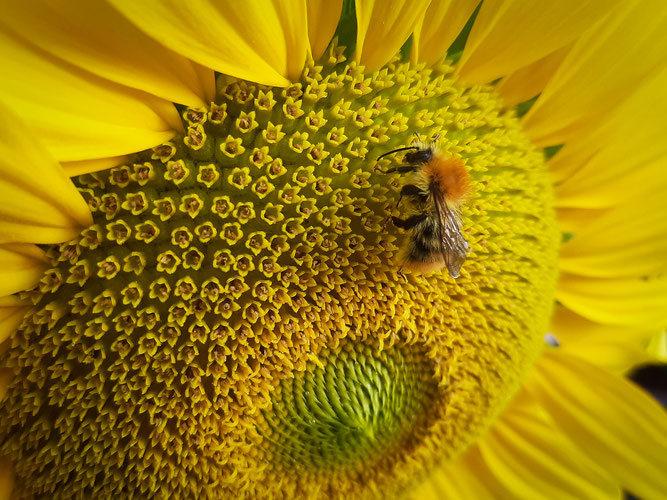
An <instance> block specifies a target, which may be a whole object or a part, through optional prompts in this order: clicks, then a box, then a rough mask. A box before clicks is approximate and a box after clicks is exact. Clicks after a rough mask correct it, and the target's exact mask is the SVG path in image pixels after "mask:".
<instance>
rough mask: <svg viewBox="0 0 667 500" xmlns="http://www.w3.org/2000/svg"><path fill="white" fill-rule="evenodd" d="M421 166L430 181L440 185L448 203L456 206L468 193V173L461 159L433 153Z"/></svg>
mask: <svg viewBox="0 0 667 500" xmlns="http://www.w3.org/2000/svg"><path fill="white" fill-rule="evenodd" d="M422 168H423V172H424V174H425V175H426V176H427V177H428V179H429V181H430V182H437V183H438V184H439V185H440V190H441V191H442V192H443V193H444V194H445V200H446V201H447V203H448V204H450V205H454V206H457V207H458V206H459V205H461V204H462V203H463V202H464V201H465V200H466V198H467V197H468V195H469V194H470V175H468V171H467V170H466V168H465V166H464V165H463V161H462V160H461V159H459V158H454V157H451V156H449V157H448V156H444V155H442V154H438V153H434V154H433V157H432V158H431V159H430V160H429V161H428V162H426V163H425V164H424V166H423V167H422Z"/></svg>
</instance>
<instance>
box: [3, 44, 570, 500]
mask: <svg viewBox="0 0 667 500" xmlns="http://www.w3.org/2000/svg"><path fill="white" fill-rule="evenodd" d="M318 64H321V65H312V66H309V67H307V68H306V69H305V70H304V73H303V76H302V78H301V79H300V81H299V82H295V83H294V84H292V85H290V86H289V87H287V88H285V89H277V88H269V87H265V86H262V85H258V84H254V83H250V82H246V81H240V80H235V79H232V78H229V77H226V76H219V77H218V82H217V90H218V92H217V97H216V99H215V102H213V103H211V104H210V105H209V106H206V107H203V108H197V109H194V108H185V109H181V116H182V119H183V125H184V129H185V132H184V133H183V134H182V135H180V136H178V137H174V138H173V139H172V140H171V141H169V142H166V143H164V144H161V145H157V146H155V147H154V148H152V149H151V150H149V151H145V152H142V153H139V154H137V155H134V157H132V158H131V159H130V160H129V161H128V163H126V164H124V165H119V166H118V167H116V168H113V169H110V170H108V171H103V172H96V173H91V174H86V175H83V176H80V177H78V178H77V179H75V182H76V184H77V186H78V187H79V190H80V192H81V194H82V196H83V197H84V199H85V200H86V202H87V204H88V206H89V208H90V211H91V212H92V214H93V217H94V224H93V225H92V226H91V227H89V228H87V229H85V230H84V231H82V233H81V234H80V236H79V237H78V238H76V239H75V240H73V241H70V242H66V243H63V244H62V245H55V246H51V247H48V248H47V249H46V250H47V255H48V257H49V258H50V259H51V265H50V269H49V270H48V271H46V273H45V274H44V276H43V277H42V279H41V281H40V282H39V284H38V286H37V288H36V289H35V290H32V291H29V292H25V298H26V300H30V301H32V303H33V304H34V307H33V309H32V311H31V312H30V313H29V314H27V315H26V317H25V318H24V320H23V323H22V324H21V326H20V328H19V330H18V331H17V332H16V334H15V335H14V336H13V337H12V340H11V346H10V347H9V348H8V349H7V350H6V351H4V352H3V354H2V363H3V366H7V367H8V368H9V369H11V370H12V371H13V372H14V375H15V377H14V379H13V382H12V383H11V385H10V386H9V388H8V390H7V393H6V396H5V398H4V400H3V403H2V407H1V410H0V411H1V415H0V417H1V418H0V438H1V439H0V454H2V455H3V456H7V457H10V458H11V460H12V462H13V464H14V472H15V478H16V485H17V492H16V496H17V498H34V497H42V496H46V495H49V496H52V497H53V498H82V497H83V498H93V497H95V496H101V497H104V498H124V497H132V496H134V497H135V498H151V497H168V496H172V497H175V498H202V499H203V498H212V499H213V498H284V497H294V498H331V497H339V496H341V497H342V496H351V497H355V498H356V497H369V496H370V497H372V496H384V497H387V496H389V497H393V496H395V495H396V494H398V492H399V491H400V490H401V488H403V487H405V486H406V485H407V484H409V482H410V481H411V480H413V479H415V478H416V477H418V475H419V473H420V471H421V470H423V469H424V466H425V465H428V464H432V463H435V462H438V461H441V460H447V459H450V458H452V457H455V456H457V455H458V454H460V453H462V452H463V450H465V448H466V446H467V445H468V444H469V443H470V442H472V441H473V440H474V439H475V438H476V436H478V435H479V434H480V433H481V432H482V431H483V430H484V429H485V427H486V426H488V425H489V423H490V422H491V421H492V420H493V419H494V418H495V416H496V414H497V413H498V412H499V411H500V409H501V408H502V407H503V406H504V405H505V403H506V402H507V399H508V397H509V396H510V395H511V394H512V392H513V391H514V390H515V389H516V387H517V386H518V384H519V381H520V379H521V376H522V373H523V372H524V371H525V370H526V369H528V367H529V366H530V364H531V362H532V359H533V358H534V356H535V355H536V353H537V351H538V349H539V348H540V346H541V344H542V336H543V333H544V331H545V330H546V322H547V318H548V314H549V309H550V304H551V303H552V299H553V296H552V293H553V286H554V285H553V283H554V280H555V259H556V249H557V244H558V237H557V229H556V226H555V223H554V214H553V211H552V208H551V207H552V200H551V198H550V196H551V194H550V181H549V178H548V175H547V173H546V169H545V167H544V164H543V157H542V155H541V153H540V152H539V151H538V150H536V149H535V148H533V146H531V144H530V143H529V141H528V140H527V139H526V138H525V137H524V136H523V135H522V133H521V131H520V129H519V125H518V122H517V120H516V117H515V116H514V114H513V113H512V112H506V111H503V110H502V108H501V105H500V102H499V100H498V99H496V97H495V95H494V91H493V89H492V88H490V87H474V88H466V87H463V86H461V84H460V83H458V82H457V81H456V79H455V77H454V76H453V68H452V67H451V66H449V65H448V64H446V63H443V64H440V65H437V66H435V67H433V68H424V67H421V66H419V67H412V66H410V65H409V64H407V63H402V62H400V61H399V59H398V58H397V59H395V60H394V61H392V62H391V63H390V64H389V65H388V66H387V67H385V68H383V69H381V70H379V71H376V72H374V73H371V74H368V73H366V72H365V71H364V68H363V67H361V66H359V65H358V64H356V63H349V64H348V63H346V61H345V59H344V57H343V52H342V50H341V49H340V47H336V46H333V47H332V48H331V50H330V51H329V53H328V54H326V55H325V56H324V58H323V60H322V61H320V62H319V63H318ZM413 132H419V133H420V134H421V136H422V137H428V138H430V137H434V136H436V135H438V134H439V135H440V136H441V139H440V143H439V147H440V148H441V149H442V150H443V151H445V152H446V153H447V154H450V155H452V156H456V157H459V158H462V159H463V160H464V164H465V165H466V168H467V169H468V170H467V173H468V174H469V176H470V178H471V182H472V190H471V192H472V193H473V194H472V195H470V196H469V197H468V199H466V201H465V203H463V205H462V207H461V210H462V225H461V230H462V232H463V233H464V234H465V236H466V238H467V241H468V243H469V245H470V248H471V252H470V254H469V255H468V256H467V259H466V262H465V264H464V266H463V269H462V272H461V276H460V278H459V279H458V280H456V281H455V280H453V279H451V278H450V277H449V276H448V275H447V273H433V274H429V275H420V274H407V275H406V277H405V280H404V279H402V278H400V277H399V275H398V270H399V268H400V266H401V262H400V257H399V256H400V255H401V249H402V248H404V247H405V245H406V244H407V243H408V241H409V237H410V233H409V231H407V232H406V231H403V230H401V229H399V228H397V227H394V226H393V225H392V224H391V223H389V224H386V221H387V220H388V217H390V216H391V215H402V216H403V215H405V214H404V213H403V212H405V211H408V212H409V211H414V210H415V209H416V208H415V207H412V206H410V204H409V203H404V202H401V205H400V206H397V201H398V198H399V193H400V190H401V187H402V185H403V183H404V182H405V179H404V177H403V176H402V175H401V174H398V173H396V174H383V173H382V172H380V171H378V170H376V168H375V164H376V158H377V157H378V156H380V155H381V154H382V153H385V152H387V151H390V150H392V149H395V148H398V147H401V146H406V145H409V144H410V141H411V140H412V139H411V136H412V134H413ZM395 161H397V162H400V155H397V158H396V160H395ZM399 211H400V212H401V213H400V214H399ZM380 492H381V493H380Z"/></svg>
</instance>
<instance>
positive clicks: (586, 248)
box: [559, 165, 667, 278]
mask: <svg viewBox="0 0 667 500" xmlns="http://www.w3.org/2000/svg"><path fill="white" fill-rule="evenodd" d="M666 166H667V165H666ZM627 182H631V180H630V179H629V180H628V181H627ZM665 190H667V181H663V182H662V185H661V189H658V190H656V191H653V192H651V193H650V194H649V195H648V196H646V197H644V199H637V200H629V201H627V202H625V203H622V204H620V205H618V206H616V207H614V208H612V209H609V210H608V211H606V212H605V213H604V214H602V215H600V216H599V217H598V218H597V219H595V220H593V221H592V222H591V223H590V224H588V225H587V226H586V227H585V228H584V229H581V230H580V231H578V232H577V234H576V235H575V236H574V237H573V238H571V239H570V240H568V241H567V242H566V243H564V244H563V246H562V250H561V254H560V257H559V268H560V269H561V270H562V271H566V272H570V273H574V274H578V275H583V276H594V277H600V278H605V277H610V278H613V277H632V276H635V277H636V276H645V275H649V274H654V273H661V272H667V258H666V256H667V203H665V199H664V192H665Z"/></svg>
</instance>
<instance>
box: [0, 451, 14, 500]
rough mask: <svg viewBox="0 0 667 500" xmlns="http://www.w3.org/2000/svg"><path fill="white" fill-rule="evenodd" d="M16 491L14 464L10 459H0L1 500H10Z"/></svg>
mask: <svg viewBox="0 0 667 500" xmlns="http://www.w3.org/2000/svg"><path fill="white" fill-rule="evenodd" d="M13 489H14V476H13V472H12V463H11V462H10V461H9V459H8V458H5V457H2V458H0V500H10V499H11V498H12V490H13Z"/></svg>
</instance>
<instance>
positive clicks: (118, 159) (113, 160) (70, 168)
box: [61, 156, 128, 177]
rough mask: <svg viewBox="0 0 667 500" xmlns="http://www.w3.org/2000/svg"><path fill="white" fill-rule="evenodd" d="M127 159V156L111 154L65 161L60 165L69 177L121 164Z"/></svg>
mask: <svg viewBox="0 0 667 500" xmlns="http://www.w3.org/2000/svg"><path fill="white" fill-rule="evenodd" d="M127 159H128V157H127V156H112V157H109V158H99V159H97V160H81V161H65V162H62V163H61V166H62V168H63V169H64V170H65V173H66V174H67V175H68V176H69V177H75V176H77V175H82V174H89V173H90V172H99V171H100V170H107V169H109V168H112V167H116V166H118V165H122V164H123V163H126V162H127Z"/></svg>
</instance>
